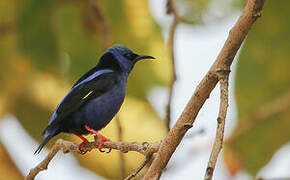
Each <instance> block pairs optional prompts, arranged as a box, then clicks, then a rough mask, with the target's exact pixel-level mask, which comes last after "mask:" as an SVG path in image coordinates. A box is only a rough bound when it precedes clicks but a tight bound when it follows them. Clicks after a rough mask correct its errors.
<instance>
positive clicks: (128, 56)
mask: <svg viewBox="0 0 290 180" xmlns="http://www.w3.org/2000/svg"><path fill="white" fill-rule="evenodd" d="M137 56H138V55H137V54H134V53H126V54H124V57H125V58H127V59H128V60H131V61H133V60H134V59H135V58H136V57H137Z"/></svg>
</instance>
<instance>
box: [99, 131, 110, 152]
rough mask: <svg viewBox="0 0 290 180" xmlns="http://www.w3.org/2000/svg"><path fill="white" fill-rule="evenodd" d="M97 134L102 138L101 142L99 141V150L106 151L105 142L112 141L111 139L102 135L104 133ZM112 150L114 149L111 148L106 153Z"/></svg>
mask: <svg viewBox="0 0 290 180" xmlns="http://www.w3.org/2000/svg"><path fill="white" fill-rule="evenodd" d="M97 136H98V137H99V138H100V142H99V144H98V149H99V151H100V152H106V151H104V150H102V148H103V145H104V142H106V141H111V140H110V139H108V138H106V137H104V136H102V135H101V134H99V133H98V135H97ZM111 151H112V149H111V148H109V150H108V151H107V152H106V153H110V152H111Z"/></svg>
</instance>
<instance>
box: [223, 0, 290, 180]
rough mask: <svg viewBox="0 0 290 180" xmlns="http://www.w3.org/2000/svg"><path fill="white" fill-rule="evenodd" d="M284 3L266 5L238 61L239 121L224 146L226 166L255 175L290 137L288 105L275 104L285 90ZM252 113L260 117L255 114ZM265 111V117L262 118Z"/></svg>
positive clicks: (286, 24)
mask: <svg viewBox="0 0 290 180" xmlns="http://www.w3.org/2000/svg"><path fill="white" fill-rule="evenodd" d="M287 4H288V5H290V2H288V1H287V2H286V1H282V0H280V1H268V2H267V3H265V8H264V10H263V17H262V18H261V19H259V21H258V22H257V23H256V25H255V26H254V28H253V29H252V30H251V31H250V33H249V36H248V38H247V40H246V42H245V46H244V48H243V50H242V53H241V56H240V59H239V61H238V67H237V74H236V83H235V94H236V100H237V104H238V118H239V121H238V124H237V125H236V129H235V130H234V132H233V134H232V136H231V137H230V138H229V140H228V142H227V143H226V150H225V159H226V161H227V164H228V165H229V166H230V169H236V171H238V170H237V169H239V168H242V167H243V168H245V169H246V170H247V171H248V172H249V173H251V174H253V175H255V174H256V173H257V172H258V171H259V170H260V169H261V168H262V167H263V166H265V165H266V164H267V163H268V162H269V161H270V159H271V158H272V156H273V154H274V153H275V152H276V151H277V150H278V149H279V148H280V147H281V146H282V145H284V144H285V143H287V142H289V140H290V131H289V127H290V119H289V117H290V111H289V107H288V108H284V107H283V106H285V103H280V104H279V103H278V104H276V102H277V101H278V100H279V99H281V98H282V99H283V97H284V96H285V95H286V94H288V93H289V91H290V81H289V77H290V71H289V67H290V61H289V57H290V51H289V42H290V36H289V31H290V24H289V22H288V19H287V18H285V17H287V16H288V14H289V11H288V8H287ZM281 102H282V101H281ZM265 104H269V105H273V106H274V105H275V106H277V107H275V108H282V109H283V108H284V110H283V111H281V112H275V113H272V114H271V113H269V111H271V110H274V107H273V108H268V109H270V110H264V113H263V107H264V106H265ZM279 106H280V107H279ZM260 109H262V110H260ZM265 109H266V108H265ZM256 111H259V113H260V114H261V116H260V117H262V119H259V117H258V116H255V114H257V113H255V112H256ZM264 114H269V115H268V116H267V117H265V118H263V117H264ZM233 159H235V162H234V163H233V162H231V160H233Z"/></svg>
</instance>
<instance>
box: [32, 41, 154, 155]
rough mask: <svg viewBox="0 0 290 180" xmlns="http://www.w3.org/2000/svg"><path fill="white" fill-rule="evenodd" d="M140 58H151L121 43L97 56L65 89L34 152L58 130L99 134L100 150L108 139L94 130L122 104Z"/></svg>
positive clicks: (79, 133)
mask: <svg viewBox="0 0 290 180" xmlns="http://www.w3.org/2000/svg"><path fill="white" fill-rule="evenodd" d="M142 59H155V58H154V57H152V56H149V55H138V54H136V53H134V52H133V51H132V50H130V49H129V48H128V47H126V46H124V45H113V46H112V47H110V48H108V49H107V50H106V51H105V52H104V53H103V55H102V56H101V57H100V59H99V61H98V63H97V64H96V66H94V67H93V68H92V69H90V70H89V71H88V72H86V73H85V74H84V75H82V76H81V77H80V79H78V80H77V81H76V83H74V85H73V86H72V88H71V89H70V90H69V92H68V93H67V94H66V95H65V96H64V98H63V99H62V100H61V101H60V103H59V104H58V105H57V107H56V109H55V110H54V112H53V114H52V115H51V117H50V120H49V123H48V125H47V127H46V128H45V129H44V131H43V135H44V138H43V141H42V142H41V143H40V144H39V146H38V148H37V149H36V151H35V152H34V154H37V153H40V151H41V150H42V148H43V147H44V146H45V145H46V144H47V142H48V141H49V140H50V139H51V138H53V137H54V136H56V135H58V134H59V133H69V134H74V135H76V136H78V137H79V138H80V139H81V140H82V141H83V142H82V143H80V144H79V145H78V148H79V150H80V151H81V153H83V154H85V153H86V152H84V151H82V150H81V147H82V146H83V145H84V144H85V143H86V142H88V140H87V139H86V138H85V137H83V135H87V134H94V135H96V136H98V137H99V139H100V142H99V144H98V149H99V150H100V151H101V152H103V151H102V146H103V143H104V142H105V141H110V139H107V138H106V137H104V136H102V135H101V134H100V133H98V131H99V130H101V129H102V128H104V127H105V126H106V125H107V124H108V123H109V122H110V121H111V120H112V119H113V117H114V116H115V115H116V113H117V112H118V111H119V109H120V107H121V105H122V104H123V101H124V98H125V94H126V86H127V79H128V76H129V74H130V72H131V71H132V69H133V67H134V65H135V64H136V62H138V61H140V60H142Z"/></svg>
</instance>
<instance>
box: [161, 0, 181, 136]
mask: <svg viewBox="0 0 290 180" xmlns="http://www.w3.org/2000/svg"><path fill="white" fill-rule="evenodd" d="M167 14H173V23H172V25H171V27H170V31H169V39H168V48H169V51H170V57H171V68H172V77H171V78H172V79H171V81H170V85H169V96H168V102H167V106H166V119H165V120H166V126H167V129H168V131H169V130H170V121H171V117H170V115H171V102H172V95H173V88H174V84H175V81H176V79H177V76H176V71H175V56H174V45H175V43H174V39H175V32H176V27H177V25H178V23H179V21H180V18H179V15H178V12H177V10H176V7H175V4H174V2H173V0H168V1H167Z"/></svg>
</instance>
